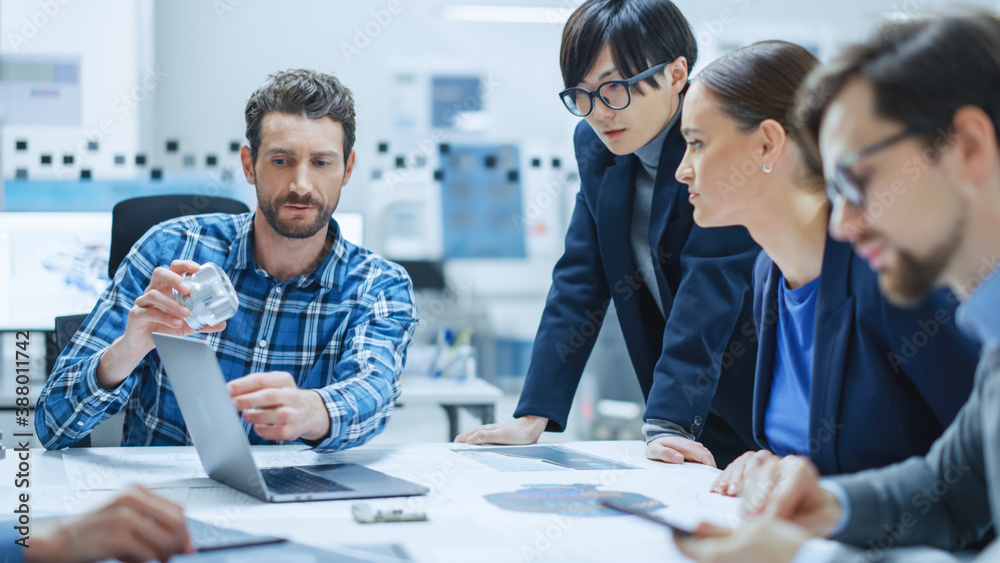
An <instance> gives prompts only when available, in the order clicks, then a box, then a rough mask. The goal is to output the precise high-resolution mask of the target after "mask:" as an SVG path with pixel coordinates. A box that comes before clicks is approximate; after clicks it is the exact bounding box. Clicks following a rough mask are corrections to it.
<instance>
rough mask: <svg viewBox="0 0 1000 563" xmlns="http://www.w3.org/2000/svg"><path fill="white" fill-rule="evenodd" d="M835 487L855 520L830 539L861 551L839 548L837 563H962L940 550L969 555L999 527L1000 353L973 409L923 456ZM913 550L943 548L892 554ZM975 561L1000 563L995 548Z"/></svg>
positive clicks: (989, 355)
mask: <svg viewBox="0 0 1000 563" xmlns="http://www.w3.org/2000/svg"><path fill="white" fill-rule="evenodd" d="M942 376H946V375H945V374H942ZM833 480H835V481H836V482H838V483H840V484H841V485H842V486H843V487H844V489H845V491H846V493H847V497H848V502H849V505H850V508H849V510H850V519H849V521H847V522H846V526H845V527H844V529H843V530H841V531H840V533H838V534H837V535H836V536H835V537H834V538H832V539H834V540H837V541H840V542H844V543H846V544H851V545H853V546H857V547H855V548H851V547H847V546H842V547H840V551H839V553H838V555H837V557H836V558H835V561H838V562H841V561H843V562H848V561H851V562H854V561H886V562H895V561H907V562H911V561H912V562H931V561H953V560H959V559H956V558H955V557H954V556H952V555H951V554H948V553H944V552H942V551H940V550H942V549H943V550H947V551H957V550H961V549H964V548H966V547H967V546H969V545H970V544H971V543H973V542H975V541H978V540H980V539H981V538H983V537H984V536H985V535H986V534H987V533H988V532H989V530H990V526H991V525H998V524H1000V348H991V349H988V350H984V352H983V355H982V358H981V359H980V362H979V367H978V369H977V372H976V382H975V387H974V388H973V390H972V395H970V397H969V401H968V403H966V405H965V406H964V407H963V408H962V410H961V411H960V412H959V414H958V417H957V418H956V419H955V421H954V422H953V423H952V424H951V426H949V427H948V429H947V430H946V431H945V433H944V434H943V435H942V436H941V438H939V439H938V440H937V441H936V442H935V443H934V445H933V446H932V447H931V450H930V452H928V453H927V455H926V456H924V457H913V458H910V459H908V460H906V461H904V462H902V463H898V464H895V465H891V466H889V467H884V468H881V469H873V470H869V471H863V472H860V473H856V474H853V475H842V476H839V477H834V478H833ZM997 529H1000V526H997ZM913 545H925V546H930V547H931V548H938V549H930V548H928V549H926V550H913V549H905V550H898V549H894V548H900V547H904V546H913ZM858 548H861V549H858ZM977 560H982V561H1000V545H998V542H996V541H994V542H993V544H991V545H990V548H989V549H987V550H986V551H984V552H983V553H982V554H980V556H979V558H978V559H977Z"/></svg>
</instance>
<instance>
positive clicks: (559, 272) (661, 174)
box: [514, 121, 760, 461]
mask: <svg viewBox="0 0 1000 563" xmlns="http://www.w3.org/2000/svg"><path fill="white" fill-rule="evenodd" d="M574 143H575V148H576V159H577V164H578V165H579V170H580V184H581V185H580V192H579V193H578V194H577V198H576V208H575V210H574V211H573V216H572V219H571V220H570V226H569V232H568V233H567V235H566V249H565V253H564V254H563V256H562V258H560V259H559V261H558V263H556V266H555V270H554V272H553V274H552V288H551V290H550V291H549V295H548V299H547V301H546V304H545V310H544V312H543V314H542V320H541V323H540V325H539V327H538V333H537V335H536V336H535V343H534V349H533V351H532V357H531V362H530V365H529V368H528V374H527V379H526V381H525V384H524V389H523V391H522V393H521V399H520V402H519V404H518V407H517V409H516V410H515V412H514V416H515V417H520V416H524V415H536V416H544V417H546V418H548V419H549V425H548V428H547V430H553V431H562V430H563V428H564V427H565V426H566V418H567V415H568V413H569V410H570V405H571V403H572V402H573V395H574V394H575V392H576V387H577V385H578V383H579V381H580V376H581V374H582V373H583V369H584V365H585V364H586V362H587V358H588V357H589V355H590V352H591V350H592V349H593V346H594V342H595V341H596V339H597V332H598V330H599V329H600V325H601V322H602V321H603V319H604V315H605V312H606V310H607V308H608V305H609V303H610V302H611V301H614V304H615V310H616V311H617V313H618V318H619V320H620V321H621V327H622V332H623V334H624V336H625V343H626V346H627V348H628V352H629V356H630V358H631V360H632V367H633V368H634V369H635V373H636V375H637V376H638V378H639V384H640V387H641V388H642V392H643V394H644V395H645V397H646V412H645V417H644V418H645V419H646V420H649V419H659V420H667V421H670V422H673V423H675V424H678V425H680V426H681V427H683V428H684V429H686V430H689V431H690V432H691V433H693V434H694V435H695V436H698V435H701V434H702V431H703V430H705V434H704V435H703V436H702V441H703V442H705V444H706V446H708V447H709V449H710V450H711V451H712V453H713V454H715V456H716V460H717V461H719V460H720V459H723V460H725V459H729V458H730V456H732V455H733V453H734V452H735V455H739V453H742V452H738V451H737V450H739V449H741V448H745V447H747V446H750V445H752V444H753V438H752V434H751V433H750V411H751V401H750V397H751V390H752V385H753V383H752V382H753V374H754V365H755V351H756V346H755V342H756V335H755V332H754V326H753V320H752V293H751V291H752V288H751V284H750V276H751V271H752V268H753V262H754V259H755V258H756V256H757V253H758V252H759V250H760V249H759V247H758V246H757V245H756V244H755V243H754V242H753V239H751V238H750V236H749V234H748V233H747V231H746V229H744V228H743V227H727V228H722V229H709V230H705V229H702V228H700V227H698V226H697V225H695V224H694V220H693V218H692V213H693V211H694V208H693V207H692V206H691V204H690V203H689V202H688V190H687V186H685V185H684V184H681V183H679V182H677V181H676V179H675V178H674V171H675V170H676V169H677V165H678V164H679V163H680V161H681V158H682V157H683V156H684V151H685V148H686V146H685V143H684V139H683V137H682V136H681V134H680V127H679V126H678V125H676V124H675V126H674V127H673V129H672V130H671V131H670V132H669V133H668V134H667V136H666V139H665V141H664V143H663V151H662V153H661V155H660V161H659V165H658V168H657V177H656V185H655V188H654V196H653V209H652V215H651V216H652V221H651V227H650V233H651V241H650V242H651V243H652V244H651V245H650V247H651V248H654V249H657V250H658V256H657V257H655V258H656V259H657V261H658V262H659V265H658V267H657V268H656V279H655V280H649V283H648V284H647V283H645V282H644V280H642V279H641V276H640V274H639V273H638V269H637V266H636V264H635V263H634V261H633V258H632V250H631V245H630V242H629V232H630V228H631V223H632V199H633V193H634V187H633V178H634V176H635V170H636V167H638V166H641V164H640V163H639V160H638V157H636V156H634V155H625V156H615V155H614V154H613V153H611V152H610V151H608V150H607V148H606V147H605V146H604V144H603V143H602V142H601V141H600V139H599V138H598V137H597V134H596V133H594V131H593V130H592V129H591V127H590V125H588V124H587V123H586V122H584V121H581V122H580V124H579V125H578V126H577V128H576V134H575V136H574ZM650 291H657V292H659V294H660V297H661V299H662V303H663V308H664V315H661V314H660V311H659V310H658V309H657V307H656V303H655V302H654V301H653V297H652V295H651V293H650ZM664 316H666V318H667V321H666V322H665V321H664ZM710 411H711V413H712V415H711V416H710V415H709V412H710ZM706 427H707V428H709V429H712V430H713V432H715V430H718V431H719V432H718V433H717V435H712V436H710V434H712V432H709V431H708V430H706ZM713 448H716V449H713ZM717 449H718V450H720V451H716V450H717ZM723 450H725V451H723Z"/></svg>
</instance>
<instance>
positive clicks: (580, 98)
mask: <svg viewBox="0 0 1000 563" xmlns="http://www.w3.org/2000/svg"><path fill="white" fill-rule="evenodd" d="M668 64H670V63H660V64H658V65H656V66H654V67H650V68H648V69H646V70H644V71H642V72H640V73H639V74H637V75H635V76H633V77H632V78H629V79H627V80H609V81H607V82H605V83H603V84H601V85H600V86H598V87H597V90H595V91H593V92H591V91H590V90H585V89H583V88H566V89H565V90H563V91H562V92H559V98H560V99H561V100H562V102H563V105H565V106H566V109H568V110H569V112H570V113H572V114H573V115H576V116H579V117H587V116H588V115H590V112H592V111H594V98H600V99H601V101H602V102H603V103H604V105H606V106H608V107H609V108H611V109H625V108H627V107H628V105H629V104H630V103H632V86H634V85H635V84H638V83H639V82H642V81H643V80H646V79H647V78H649V77H651V76H653V75H654V74H656V73H658V72H660V71H661V70H663V69H664V68H666V66H667V65H668Z"/></svg>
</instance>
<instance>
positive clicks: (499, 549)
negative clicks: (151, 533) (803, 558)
mask: <svg viewBox="0 0 1000 563" xmlns="http://www.w3.org/2000/svg"><path fill="white" fill-rule="evenodd" d="M5 443H6V444H7V445H8V447H9V448H10V447H12V446H14V444H13V443H11V441H9V440H5ZM560 445H561V446H563V447H568V448H571V449H575V450H579V451H582V452H586V453H590V454H593V455H598V456H601V457H604V458H607V459H610V460H614V461H617V462H621V463H626V464H629V465H633V466H636V467H637V468H638V469H607V470H588V471H580V470H567V469H560V468H555V469H553V468H551V467H549V469H550V470H547V471H534V470H532V471H498V470H495V469H492V468H490V467H488V466H486V465H483V464H480V463H478V462H475V461H472V459H470V457H469V456H465V455H460V454H457V453H454V452H452V451H451V450H452V449H453V448H455V449H458V448H461V449H476V446H466V445H464V444H449V443H439V444H414V445H405V446H382V447H374V446H362V447H361V448H357V449H354V450H348V451H344V452H335V453H328V452H322V453H317V452H314V451H312V450H308V449H305V448H303V447H301V446H256V447H254V455H255V457H256V458H257V460H258V464H259V465H262V466H263V465H280V464H308V463H310V462H312V463H320V462H322V463H326V462H330V461H344V462H354V463H361V464H362V465H366V466H368V467H371V468H373V469H377V470H379V471H382V472H384V473H387V474H389V475H392V476H395V477H400V478H403V479H408V480H410V481H414V482H418V483H421V484H423V485H425V486H427V487H429V488H430V489H431V493H430V494H428V495H426V496H423V497H406V498H399V499H375V500H366V501H355V500H347V501H327V502H303V503H288V504H268V503H265V502H262V501H259V500H257V499H255V498H253V497H250V496H248V495H245V494H243V493H240V492H238V491H236V490H234V489H231V488H229V487H226V486H224V485H221V484H220V483H217V482H215V481H213V480H211V479H208V478H207V477H205V476H204V472H203V471H202V469H201V465H200V463H199V462H198V461H197V456H196V454H195V451H194V448H193V447H150V448H88V449H84V448H81V449H70V450H63V451H61V452H57V451H45V450H31V453H30V460H29V463H30V473H31V488H30V489H29V493H30V495H31V511H32V512H31V513H32V518H37V517H40V516H45V515H52V514H65V513H79V512H83V511H85V510H88V509H90V508H92V507H94V506H97V505H100V504H102V503H103V502H105V501H106V500H107V499H109V498H110V497H112V496H113V495H114V494H115V492H114V490H116V489H120V488H123V487H124V486H126V485H127V484H128V483H129V482H141V483H143V484H145V485H147V486H150V487H152V488H154V489H155V490H156V491H157V492H158V493H160V494H163V495H165V496H168V497H170V498H173V499H175V500H176V501H178V502H180V503H181V504H183V505H184V506H185V510H186V513H187V515H188V516H191V517H194V518H198V519H202V520H204V521H207V522H210V523H213V524H215V525H218V526H223V527H230V528H236V529H240V530H244V531H247V532H251V533H258V534H273V535H278V536H282V537H287V538H289V539H293V540H296V541H299V542H301V543H305V544H309V545H314V546H316V547H334V546H339V545H363V544H387V543H398V544H401V545H403V546H404V547H405V548H406V550H407V551H408V553H409V555H410V557H412V558H413V559H414V560H415V561H428V562H429V561H442V562H463V563H465V562H468V561H476V562H477V563H478V562H501V561H502V562H513V561H567V562H568V561H573V562H577V561H628V562H629V563H638V562H642V561H656V562H658V563H662V562H668V561H679V560H683V558H682V557H681V556H680V555H679V554H678V553H677V551H676V549H675V548H674V545H673V541H672V540H671V538H670V535H669V534H668V533H667V532H666V531H665V529H664V528H661V527H659V526H657V525H655V524H652V523H649V522H646V521H644V520H641V519H639V518H637V517H634V516H627V515H622V516H612V517H608V516H604V517H571V516H561V515H558V514H547V513H528V512H514V511H508V510H505V509H502V508H499V507H498V506H495V505H494V504H492V503H490V502H488V501H487V500H485V499H484V495H488V494H492V493H503V492H514V491H517V490H518V489H522V488H524V486H525V485H531V484H555V485H570V484H578V483H579V484H592V485H598V486H599V490H614V491H622V492H630V493H640V494H643V495H645V496H648V497H650V498H652V499H656V500H658V501H660V502H662V503H663V504H665V505H667V506H666V508H663V509H661V510H660V511H657V513H658V514H663V515H665V516H668V517H671V518H676V519H681V520H685V521H697V520H700V519H703V518H704V519H709V520H712V521H714V522H717V523H720V524H724V525H730V526H732V525H735V524H736V523H737V522H738V520H737V518H738V517H737V514H738V509H739V501H737V500H736V499H730V498H725V497H722V496H719V495H716V494H711V493H709V492H708V487H709V485H710V483H711V482H712V480H713V479H714V478H715V476H716V475H717V474H718V470H715V469H711V468H707V467H704V466H702V465H698V464H685V465H666V464H662V463H657V462H652V461H649V460H647V459H645V455H644V451H645V446H644V444H643V443H642V442H638V441H636V442H570V443H566V444H560ZM16 458H17V453H16V452H15V451H13V450H12V449H8V452H7V458H6V459H5V460H3V461H0V479H2V481H0V483H2V486H0V510H2V511H3V513H4V514H8V515H9V514H11V510H13V506H14V502H15V499H16V494H17V493H20V492H24V489H15V488H14V487H13V486H12V485H13V483H14V473H16V472H17V465H18V460H17V459H16ZM356 502H369V503H372V504H374V505H375V506H377V507H385V508H388V507H393V506H401V507H407V508H413V509H418V510H424V511H426V513H427V515H428V518H429V521H427V522H403V523H382V524H358V523H356V522H355V521H354V519H353V518H352V516H351V506H352V505H353V504H354V503H356Z"/></svg>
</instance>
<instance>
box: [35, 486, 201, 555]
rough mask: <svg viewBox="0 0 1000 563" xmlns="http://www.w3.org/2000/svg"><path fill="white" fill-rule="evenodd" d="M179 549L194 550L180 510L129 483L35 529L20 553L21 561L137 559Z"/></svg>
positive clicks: (170, 552) (182, 510) (179, 507)
mask: <svg viewBox="0 0 1000 563" xmlns="http://www.w3.org/2000/svg"><path fill="white" fill-rule="evenodd" d="M179 553H194V545H193V544H192V543H191V538H190V537H189V536H188V531H187V524H186V523H185V521H184V509H183V508H182V507H181V506H180V505H178V504H176V503H174V502H173V501H170V500H167V499H165V498H163V497H161V496H158V495H156V494H153V493H152V492H150V491H149V490H147V489H145V488H143V487H140V486H138V485H133V486H131V487H129V488H128V489H127V490H126V491H125V492H124V493H122V494H121V495H119V496H118V497H116V498H115V499H114V500H112V501H111V502H109V503H108V504H106V505H104V506H102V507H100V508H97V509H95V510H92V511H90V512H88V513H86V514H82V515H80V516H77V517H75V518H73V519H72V520H68V521H63V522H59V523H55V524H52V525H51V527H48V529H45V530H41V533H38V534H36V535H34V537H31V538H30V539H29V540H28V548H27V549H25V550H24V557H25V561H26V562H27V563H35V562H46V563H47V562H59V563H91V562H94V561H104V560H106V559H119V560H121V561H125V562H126V563H133V562H135V563H139V562H144V561H151V560H158V561H168V560H169V559H170V558H171V557H172V556H174V555H177V554H179Z"/></svg>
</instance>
